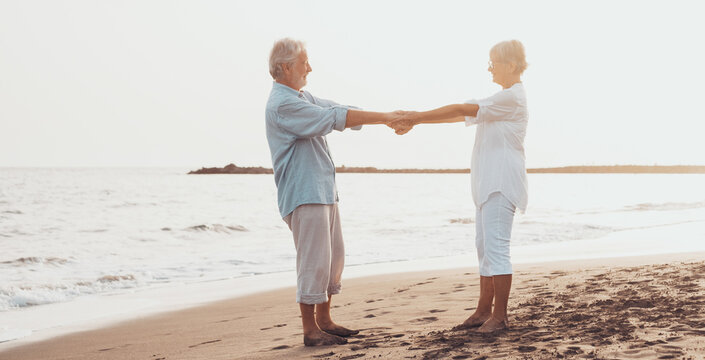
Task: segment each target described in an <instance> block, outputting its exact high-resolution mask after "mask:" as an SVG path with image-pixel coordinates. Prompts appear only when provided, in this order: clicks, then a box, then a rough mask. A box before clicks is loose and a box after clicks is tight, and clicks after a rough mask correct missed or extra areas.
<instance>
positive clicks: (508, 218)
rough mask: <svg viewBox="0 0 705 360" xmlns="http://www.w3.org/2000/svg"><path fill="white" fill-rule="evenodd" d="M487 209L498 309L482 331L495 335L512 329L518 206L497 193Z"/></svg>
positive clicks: (488, 251) (485, 224) (486, 231)
mask: <svg viewBox="0 0 705 360" xmlns="http://www.w3.org/2000/svg"><path fill="white" fill-rule="evenodd" d="M483 208H484V211H483V219H482V220H483V227H484V236H485V258H486V259H487V262H488V264H489V265H488V267H489V271H490V275H491V276H492V277H491V279H492V287H493V289H494V309H493V311H492V316H491V317H490V318H489V319H488V320H487V321H486V322H485V323H484V324H483V325H482V326H481V327H480V329H478V331H480V332H492V331H496V330H500V329H503V328H506V327H507V326H508V317H507V304H508V302H509V293H510V290H511V287H512V264H511V261H510V254H509V243H510V238H511V232H512V223H513V220H514V212H515V207H514V205H513V204H512V203H511V202H510V201H509V200H507V198H505V197H504V196H503V195H502V194H501V193H495V194H492V195H491V196H490V199H489V200H488V201H487V202H486V203H485V204H484V205H483Z"/></svg>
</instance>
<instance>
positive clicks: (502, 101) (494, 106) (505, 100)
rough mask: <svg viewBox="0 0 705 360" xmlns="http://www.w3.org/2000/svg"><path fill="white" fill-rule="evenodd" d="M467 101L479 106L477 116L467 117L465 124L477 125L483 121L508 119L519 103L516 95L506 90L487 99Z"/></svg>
mask: <svg viewBox="0 0 705 360" xmlns="http://www.w3.org/2000/svg"><path fill="white" fill-rule="evenodd" d="M465 103H466V104H477V105H478V106H479V109H478V110H477V116H466V117H465V126H470V125H476V124H479V123H481V122H490V121H502V120H508V119H510V118H511V115H512V114H514V111H515V110H516V108H517V105H518V104H517V102H516V99H514V96H513V95H512V94H511V93H510V92H508V91H506V90H503V91H500V92H498V93H496V94H494V95H492V96H490V97H488V98H485V99H481V100H468V101H466V102H465Z"/></svg>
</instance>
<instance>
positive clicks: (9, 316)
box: [0, 168, 705, 342]
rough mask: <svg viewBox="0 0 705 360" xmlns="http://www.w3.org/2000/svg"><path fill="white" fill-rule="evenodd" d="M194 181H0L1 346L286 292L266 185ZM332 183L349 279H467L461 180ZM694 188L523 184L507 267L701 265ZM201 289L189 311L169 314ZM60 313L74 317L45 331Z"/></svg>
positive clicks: (120, 175) (469, 234) (560, 177)
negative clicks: (647, 262)
mask: <svg viewBox="0 0 705 360" xmlns="http://www.w3.org/2000/svg"><path fill="white" fill-rule="evenodd" d="M187 171H188V169H163V168H76V169H69V168H61V169H50V168H36V169H33V168H1V169H0V245H1V246H0V342H3V341H11V340H16V339H18V338H23V337H27V336H29V335H31V334H33V333H36V332H41V331H43V330H45V329H47V328H50V327H51V328H57V327H62V326H64V327H65V325H70V324H72V323H74V322H78V321H80V320H82V321H89V320H91V319H95V318H99V317H100V316H99V315H96V313H97V314H104V313H105V310H104V309H105V308H107V307H108V306H107V305H106V304H109V303H111V302H112V301H115V299H122V300H121V301H124V302H128V303H130V301H135V302H137V303H139V304H138V305H135V306H134V307H130V306H127V307H125V309H124V310H125V311H128V310H129V311H132V310H135V311H137V310H139V309H143V310H144V309H147V308H149V309H151V310H150V311H158V310H159V309H166V308H167V307H175V306H176V307H178V305H179V304H181V305H185V304H186V303H190V304H193V303H196V302H205V301H208V300H214V299H217V298H223V297H227V296H231V295H233V294H245V293H249V292H254V291H257V290H261V289H265V288H267V286H270V287H272V286H283V285H294V284H295V277H293V276H291V274H292V272H293V271H294V269H295V259H296V258H295V255H296V254H295V249H294V244H293V240H292V237H291V234H290V232H289V229H288V228H287V226H286V224H285V223H284V222H283V221H282V219H281V218H280V215H279V212H278V209H277V203H276V187H275V185H274V179H273V177H272V175H186V172H187ZM337 183H338V191H339V195H340V204H339V207H340V212H341V217H342V223H343V234H344V238H345V245H346V273H345V274H344V277H345V276H346V274H353V275H354V274H358V275H363V274H373V273H380V272H382V273H384V272H392V271H400V270H403V271H408V270H423V268H424V267H437V266H439V264H440V266H476V264H477V261H476V259H475V251H474V232H475V226H474V220H475V219H474V218H475V206H474V204H473V202H472V199H471V195H470V177H469V175H468V174H348V173H346V174H338V175H337ZM703 184H705V175H704V174H530V175H529V207H528V209H527V211H526V213H525V214H519V213H517V216H516V218H515V223H514V224H515V225H514V229H513V234H512V256H513V259H514V260H515V261H516V262H532V261H544V260H563V259H578V258H588V257H617V256H628V255H641V254H660V253H673V252H691V251H705V187H704V186H703ZM361 269H367V270H365V271H363V270H361ZM277 274H284V275H282V276H278V275H277ZM224 284H227V286H223V285H224ZM267 284H269V285H267ZM204 286H205V287H207V288H208V290H207V291H195V292H197V293H201V297H199V298H190V299H191V301H187V300H185V299H184V300H183V301H180V300H179V299H178V298H179V295H177V296H171V297H172V298H173V297H176V299H171V300H169V301H166V300H164V299H163V297H164V294H165V292H164V291H172V292H173V293H172V295H173V294H184V293H189V292H191V293H193V292H194V290H193V289H203V288H204ZM234 288H237V289H234ZM151 289H161V290H162V291H161V292H150V291H151ZM165 289H166V290H165ZM174 289H181V290H178V291H176V290H174ZM189 289H190V290H189ZM145 297H146V298H149V299H148V300H145ZM87 299H90V303H91V304H92V306H94V308H95V309H97V310H96V311H95V312H90V311H86V310H85V309H86V307H85V306H83V305H82V304H85V303H86V301H88V300H87ZM194 299H195V300H194ZM145 303H147V304H149V306H146V305H145ZM292 303H293V295H292ZM72 304H73V307H72ZM101 304H102V306H101ZM167 305H168V306H167ZM52 306H53V307H52ZM61 306H64V307H63V308H62V307H61ZM79 308H83V310H81V311H79V310H78V309H79ZM62 309H72V310H70V311H69V312H72V311H73V313H72V314H70V316H67V317H65V318H60V319H57V320H56V321H55V322H53V323H52V322H51V321H48V322H47V320H46V313H52V314H53V313H62V312H65V311H64V310H62ZM101 309H102V310H101ZM113 315H115V317H114V318H120V316H121V315H120V313H118V312H115V313H114V314H113ZM42 317H43V318H42Z"/></svg>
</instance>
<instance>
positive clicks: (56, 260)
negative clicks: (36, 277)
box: [0, 256, 69, 266]
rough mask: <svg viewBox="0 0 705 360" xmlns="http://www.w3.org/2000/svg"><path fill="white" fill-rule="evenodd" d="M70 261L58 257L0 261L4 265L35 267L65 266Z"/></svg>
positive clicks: (33, 257) (32, 257)
mask: <svg viewBox="0 0 705 360" xmlns="http://www.w3.org/2000/svg"><path fill="white" fill-rule="evenodd" d="M67 262H69V260H67V259H63V258H58V257H46V258H45V257H38V256H31V257H21V258H18V259H15V260H8V261H0V264H3V265H13V266H23V265H34V264H47V265H64V264H66V263H67Z"/></svg>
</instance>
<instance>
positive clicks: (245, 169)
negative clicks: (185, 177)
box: [189, 164, 274, 174]
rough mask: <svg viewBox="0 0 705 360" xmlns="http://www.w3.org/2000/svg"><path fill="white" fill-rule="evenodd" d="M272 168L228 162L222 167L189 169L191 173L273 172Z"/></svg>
mask: <svg viewBox="0 0 705 360" xmlns="http://www.w3.org/2000/svg"><path fill="white" fill-rule="evenodd" d="M273 173H274V172H273V171H272V169H267V168H263V167H259V166H258V167H239V166H237V165H235V164H228V165H226V166H225V167H222V168H216V167H213V168H205V167H204V168H201V169H200V170H194V171H189V174H273Z"/></svg>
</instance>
